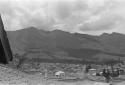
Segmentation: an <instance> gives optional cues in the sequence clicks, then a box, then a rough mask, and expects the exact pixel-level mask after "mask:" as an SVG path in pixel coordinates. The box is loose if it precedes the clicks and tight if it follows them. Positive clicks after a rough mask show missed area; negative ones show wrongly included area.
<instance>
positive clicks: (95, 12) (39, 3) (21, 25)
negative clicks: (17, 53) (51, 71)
mask: <svg viewBox="0 0 125 85" xmlns="http://www.w3.org/2000/svg"><path fill="white" fill-rule="evenodd" d="M0 13H1V16H2V19H3V23H4V26H5V29H6V30H12V31H13V30H19V29H26V28H28V27H31V26H34V27H36V28H38V29H43V30H49V31H51V30H55V29H59V30H63V31H67V32H71V33H74V32H78V33H85V34H92V35H99V34H102V33H104V32H105V33H112V32H119V33H124V34H125V0H0Z"/></svg>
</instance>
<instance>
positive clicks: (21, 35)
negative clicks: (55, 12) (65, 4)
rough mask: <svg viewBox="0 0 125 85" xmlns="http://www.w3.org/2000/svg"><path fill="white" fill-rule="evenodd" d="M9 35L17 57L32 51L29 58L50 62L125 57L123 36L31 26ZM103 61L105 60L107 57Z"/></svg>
mask: <svg viewBox="0 0 125 85" xmlns="http://www.w3.org/2000/svg"><path fill="white" fill-rule="evenodd" d="M7 34H8V38H9V42H10V45H11V49H12V51H13V54H16V53H19V54H23V53H26V52H29V54H28V55H27V56H29V55H30V57H32V58H34V57H36V56H37V58H48V59H50V58H51V57H53V58H55V59H56V58H57V59H61V58H64V59H68V58H71V59H72V58H75V59H89V60H93V59H95V56H96V58H97V55H99V54H105V55H108V56H111V57H113V56H115V57H114V58H115V59H118V58H119V57H122V58H124V56H125V45H124V43H125V35H124V34H120V33H112V34H102V35H100V36H92V35H88V34H79V33H69V32H65V31H60V30H54V31H44V30H40V29H37V28H34V27H30V28H27V29H22V30H16V31H7ZM35 52H36V54H34V53H35ZM27 56H26V57H27ZM101 56H102V55H101ZM116 57H117V58H116ZM98 58H99V56H98ZM101 58H102V60H103V57H101Z"/></svg>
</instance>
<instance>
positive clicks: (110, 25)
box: [79, 15, 123, 31]
mask: <svg viewBox="0 0 125 85" xmlns="http://www.w3.org/2000/svg"><path fill="white" fill-rule="evenodd" d="M122 20H123V19H122V18H121V17H120V16H113V15H108V16H107V15H103V16H100V18H99V19H97V20H95V21H88V22H86V23H84V24H82V25H80V26H79V28H80V30H81V31H103V30H111V29H114V28H115V27H116V25H119V24H120V23H121V21H122Z"/></svg>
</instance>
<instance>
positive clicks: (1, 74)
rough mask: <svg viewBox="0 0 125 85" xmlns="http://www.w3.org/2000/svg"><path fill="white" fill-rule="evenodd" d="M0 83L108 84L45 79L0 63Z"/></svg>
mask: <svg viewBox="0 0 125 85" xmlns="http://www.w3.org/2000/svg"><path fill="white" fill-rule="evenodd" d="M0 85H109V84H107V83H104V82H97V81H90V80H81V81H57V80H56V79H53V80H52V79H45V78H44V77H43V75H41V74H39V73H36V74H27V73H24V72H21V71H19V70H17V69H12V68H10V67H8V66H5V65H0ZM113 85H125V82H117V83H113Z"/></svg>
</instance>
